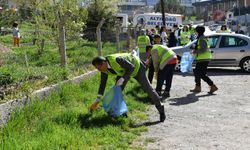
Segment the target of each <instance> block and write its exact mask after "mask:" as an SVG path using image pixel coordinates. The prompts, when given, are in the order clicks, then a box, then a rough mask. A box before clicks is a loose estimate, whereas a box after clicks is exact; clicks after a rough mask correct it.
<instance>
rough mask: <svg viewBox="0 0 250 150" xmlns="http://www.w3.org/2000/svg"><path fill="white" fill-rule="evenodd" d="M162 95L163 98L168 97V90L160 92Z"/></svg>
mask: <svg viewBox="0 0 250 150" xmlns="http://www.w3.org/2000/svg"><path fill="white" fill-rule="evenodd" d="M162 97H163V98H168V97H170V94H169V92H164V93H163V94H162Z"/></svg>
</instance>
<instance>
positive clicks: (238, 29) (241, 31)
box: [235, 24, 244, 34]
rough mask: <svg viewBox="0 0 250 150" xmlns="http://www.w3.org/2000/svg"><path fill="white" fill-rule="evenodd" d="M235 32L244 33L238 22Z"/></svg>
mask: <svg viewBox="0 0 250 150" xmlns="http://www.w3.org/2000/svg"><path fill="white" fill-rule="evenodd" d="M235 33H236V34H244V31H243V30H241V26H240V24H238V25H237V29H236V31H235Z"/></svg>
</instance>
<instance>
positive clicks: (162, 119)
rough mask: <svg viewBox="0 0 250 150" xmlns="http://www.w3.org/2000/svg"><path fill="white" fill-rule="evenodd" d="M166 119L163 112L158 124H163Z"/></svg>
mask: <svg viewBox="0 0 250 150" xmlns="http://www.w3.org/2000/svg"><path fill="white" fill-rule="evenodd" d="M165 119H166V115H165V112H162V113H160V122H164V121H165Z"/></svg>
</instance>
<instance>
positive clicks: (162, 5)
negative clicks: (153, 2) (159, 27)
mask: <svg viewBox="0 0 250 150" xmlns="http://www.w3.org/2000/svg"><path fill="white" fill-rule="evenodd" d="M164 7H165V5H164V0H161V13H162V24H163V26H166V19H165V9H164Z"/></svg>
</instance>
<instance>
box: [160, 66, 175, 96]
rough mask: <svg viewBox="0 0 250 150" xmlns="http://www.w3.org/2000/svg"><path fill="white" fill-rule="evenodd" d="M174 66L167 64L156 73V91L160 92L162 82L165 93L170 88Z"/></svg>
mask: <svg viewBox="0 0 250 150" xmlns="http://www.w3.org/2000/svg"><path fill="white" fill-rule="evenodd" d="M174 69H175V64H167V65H166V66H165V67H164V68H163V69H162V70H161V69H160V70H159V71H158V76H157V84H156V91H157V92H160V91H162V86H163V84H164V81H165V82H166V87H165V89H164V91H165V92H169V91H170V88H171V86H172V79H173V75H174Z"/></svg>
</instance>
